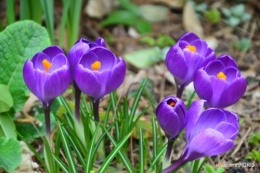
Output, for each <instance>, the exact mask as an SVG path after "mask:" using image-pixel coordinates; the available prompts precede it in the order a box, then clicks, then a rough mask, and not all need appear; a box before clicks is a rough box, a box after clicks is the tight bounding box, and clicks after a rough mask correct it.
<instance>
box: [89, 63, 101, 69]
mask: <svg viewBox="0 0 260 173" xmlns="http://www.w3.org/2000/svg"><path fill="white" fill-rule="evenodd" d="M100 67H101V62H100V61H95V62H94V63H93V64H91V68H92V69H93V70H95V71H97V70H99V69H100Z"/></svg>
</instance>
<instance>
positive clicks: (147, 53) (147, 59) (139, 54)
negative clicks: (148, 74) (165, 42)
mask: <svg viewBox="0 0 260 173" xmlns="http://www.w3.org/2000/svg"><path fill="white" fill-rule="evenodd" d="M124 58H125V60H126V61H127V62H129V63H130V64H132V65H134V66H135V67H138V68H145V67H149V66H151V65H153V64H154V63H157V62H159V61H161V60H162V59H163V57H162V52H161V49H160V48H158V47H153V48H148V49H141V50H137V51H134V52H132V53H128V54H125V55H124Z"/></svg>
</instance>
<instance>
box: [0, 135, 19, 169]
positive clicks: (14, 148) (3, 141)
mask: <svg viewBox="0 0 260 173" xmlns="http://www.w3.org/2000/svg"><path fill="white" fill-rule="evenodd" d="M21 161H22V147H21V145H20V143H19V141H17V140H16V139H13V138H9V139H7V138H5V137H1V138H0V167H2V168H4V169H5V170H6V171H8V172H11V171H13V170H15V168H16V167H17V166H19V164H20V162H21Z"/></svg>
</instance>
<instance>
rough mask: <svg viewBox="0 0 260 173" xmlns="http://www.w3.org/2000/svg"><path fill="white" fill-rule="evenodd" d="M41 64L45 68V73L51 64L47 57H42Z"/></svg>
mask: <svg viewBox="0 0 260 173" xmlns="http://www.w3.org/2000/svg"><path fill="white" fill-rule="evenodd" d="M42 65H43V67H44V68H45V71H46V73H48V71H49V69H50V68H51V66H52V64H51V63H50V62H49V61H48V60H47V59H44V60H43V61H42Z"/></svg>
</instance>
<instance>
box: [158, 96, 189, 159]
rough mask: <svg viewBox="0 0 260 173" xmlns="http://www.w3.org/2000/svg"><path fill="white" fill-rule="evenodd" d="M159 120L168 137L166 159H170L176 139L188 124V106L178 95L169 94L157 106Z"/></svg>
mask: <svg viewBox="0 0 260 173" xmlns="http://www.w3.org/2000/svg"><path fill="white" fill-rule="evenodd" d="M156 116H157V119H158V122H159V124H160V126H161V128H162V129H163V131H164V132H165V134H166V137H167V138H168V148H167V151H166V156H165V159H166V160H168V159H169V158H170V155H171V150H172V146H173V142H174V140H175V139H176V138H177V137H178V135H179V133H180V132H181V131H182V130H183V129H184V127H185V125H186V120H187V119H186V107H185V104H184V103H183V101H182V100H181V99H179V98H177V97H174V96H169V97H166V98H165V99H163V100H162V101H161V102H160V104H159V105H158V107H157V108H156Z"/></svg>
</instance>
